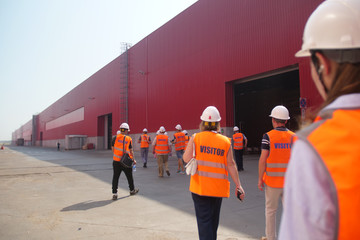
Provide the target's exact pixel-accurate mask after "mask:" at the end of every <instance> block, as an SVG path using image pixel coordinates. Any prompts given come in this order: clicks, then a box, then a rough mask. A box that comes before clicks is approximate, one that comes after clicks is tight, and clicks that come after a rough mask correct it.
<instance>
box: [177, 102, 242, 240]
mask: <svg viewBox="0 0 360 240" xmlns="http://www.w3.org/2000/svg"><path fill="white" fill-rule="evenodd" d="M200 119H201V123H200V133H197V134H194V135H193V136H192V137H191V138H190V141H189V145H188V147H187V148H186V150H185V153H184V161H185V162H186V163H187V162H189V161H190V160H191V159H192V157H193V151H194V148H195V158H196V161H197V165H198V168H197V172H196V173H195V174H194V175H192V176H191V179H190V188H189V190H190V192H191V194H192V199H193V201H194V206H195V214H196V220H197V225H198V233H199V239H200V240H205V239H206V240H214V239H216V238H217V229H218V226H219V220H220V208H221V203H222V198H224V197H226V198H228V197H229V196H230V182H229V180H228V175H229V174H230V176H231V178H232V180H233V181H234V183H235V185H236V188H235V195H236V196H238V197H239V198H240V199H241V200H243V199H244V197H245V192H244V189H243V188H242V186H241V183H240V179H239V174H238V171H237V169H236V164H235V162H234V160H233V154H232V151H231V143H230V140H229V138H227V137H225V136H223V135H221V134H219V133H217V132H218V131H219V130H220V120H221V117H220V113H219V111H218V109H217V108H216V107H214V106H209V107H207V108H206V109H205V110H204V111H203V113H202V115H201V117H200ZM205 149H206V150H205Z"/></svg>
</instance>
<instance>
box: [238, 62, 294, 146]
mask: <svg viewBox="0 0 360 240" xmlns="http://www.w3.org/2000/svg"><path fill="white" fill-rule="evenodd" d="M299 97H300V85H299V70H298V69H297V68H296V69H293V68H292V69H288V70H281V71H278V72H273V73H271V74H266V75H263V76H259V77H256V78H252V79H251V80H249V79H243V80H239V81H238V82H236V83H235V84H234V107H235V108H234V123H235V125H236V126H238V127H239V128H240V130H241V132H243V133H244V134H245V136H246V137H247V138H248V147H249V148H250V149H251V150H252V151H255V152H258V151H260V146H261V139H262V136H263V134H264V133H266V132H268V131H270V130H271V129H272V128H273V127H272V124H271V119H270V117H269V115H270V112H271V110H272V109H273V108H274V107H275V106H276V105H284V106H285V107H286V108H287V109H288V110H289V112H290V118H291V119H290V120H289V121H288V123H287V124H286V126H287V128H289V129H290V130H292V131H295V130H297V129H298V126H299V123H298V122H299V120H298V119H299V116H300V108H299Z"/></svg>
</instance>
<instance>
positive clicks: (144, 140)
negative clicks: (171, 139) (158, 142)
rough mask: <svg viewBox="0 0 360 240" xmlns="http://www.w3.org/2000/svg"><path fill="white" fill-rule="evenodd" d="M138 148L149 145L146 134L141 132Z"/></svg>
mask: <svg viewBox="0 0 360 240" xmlns="http://www.w3.org/2000/svg"><path fill="white" fill-rule="evenodd" d="M140 138H141V142H140V148H148V147H149V136H148V135H147V134H143V135H141V136H140Z"/></svg>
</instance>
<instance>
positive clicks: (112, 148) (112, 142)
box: [111, 130, 121, 152]
mask: <svg viewBox="0 0 360 240" xmlns="http://www.w3.org/2000/svg"><path fill="white" fill-rule="evenodd" d="M120 133H121V131H120V130H118V131H117V132H116V135H115V136H114V137H113V138H112V139H111V151H112V152H114V145H115V140H116V137H117V135H119V134H120Z"/></svg>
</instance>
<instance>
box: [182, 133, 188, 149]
mask: <svg viewBox="0 0 360 240" xmlns="http://www.w3.org/2000/svg"><path fill="white" fill-rule="evenodd" d="M183 133H184V134H185V149H186V147H187V145H188V143H189V140H190V137H189V134H188V132H187V131H186V130H183Z"/></svg>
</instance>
